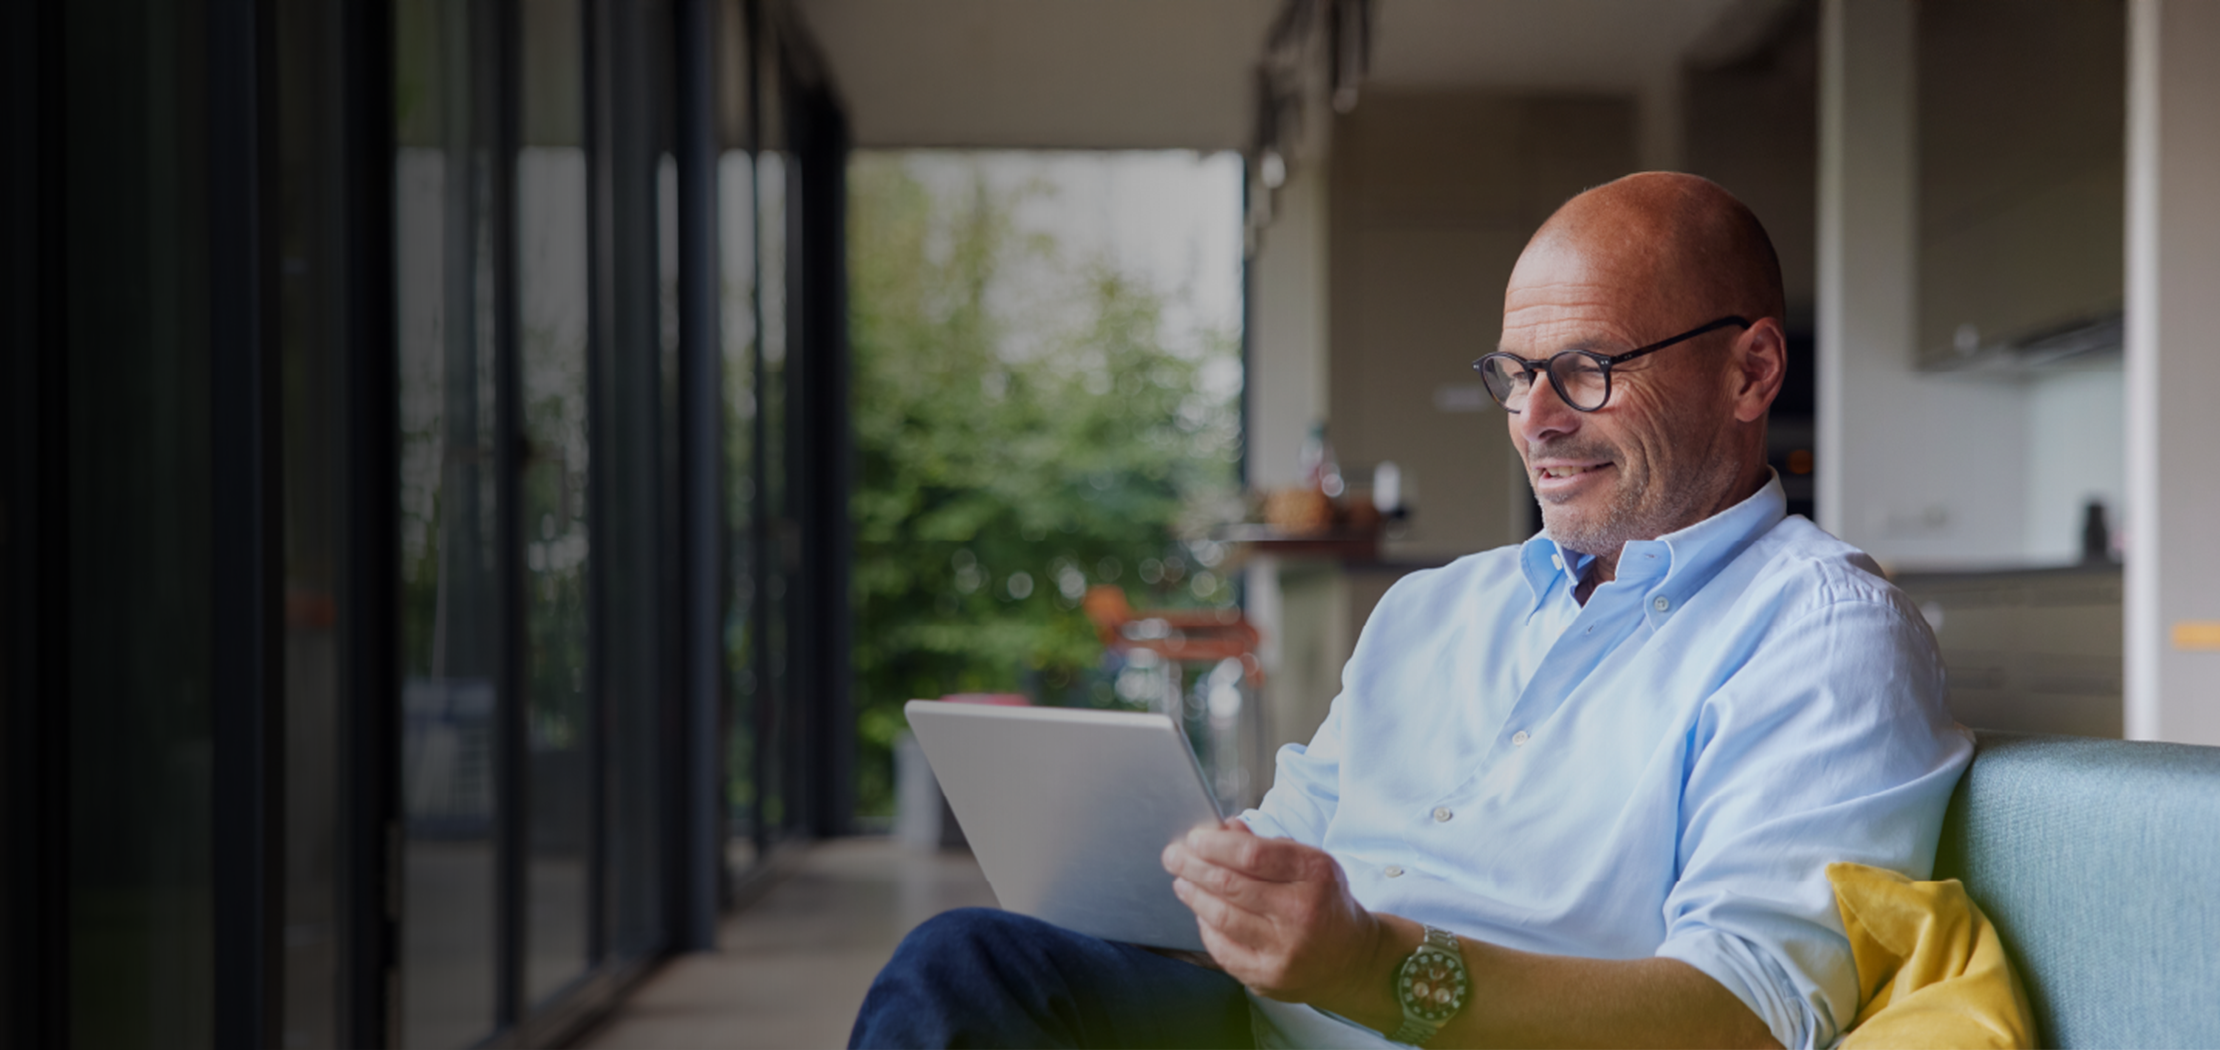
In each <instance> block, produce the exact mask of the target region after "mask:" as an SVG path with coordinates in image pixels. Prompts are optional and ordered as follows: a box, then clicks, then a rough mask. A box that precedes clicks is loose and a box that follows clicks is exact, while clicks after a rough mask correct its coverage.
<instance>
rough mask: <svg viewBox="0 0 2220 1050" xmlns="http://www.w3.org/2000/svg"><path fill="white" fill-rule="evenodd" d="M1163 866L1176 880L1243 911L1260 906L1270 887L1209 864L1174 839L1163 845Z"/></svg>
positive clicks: (1258, 908)
mask: <svg viewBox="0 0 2220 1050" xmlns="http://www.w3.org/2000/svg"><path fill="white" fill-rule="evenodd" d="M1164 870H1166V871H1169V872H1171V873H1172V874H1173V875H1174V876H1175V877H1176V878H1177V879H1178V880H1179V881H1181V882H1185V883H1187V884H1188V885H1189V886H1192V887H1194V888H1197V889H1200V890H1202V891H1203V892H1205V893H1208V894H1210V895H1211V896H1213V897H1216V898H1218V899H1219V900H1222V901H1224V902H1226V903H1227V904H1230V905H1232V906H1234V907H1237V908H1240V909H1242V910H1244V911H1261V910H1263V909H1264V908H1265V907H1266V901H1265V894H1266V893H1267V892H1268V891H1269V890H1270V889H1271V888H1272V887H1273V884H1271V883H1265V882H1261V881H1259V880H1257V879H1254V878H1251V877H1249V876H1247V875H1244V874H1242V873H1240V872H1238V871H1235V870H1233V869H1231V868H1226V867H1221V866H1219V865H1216V864H1212V863H1210V862H1209V861H1206V860H1204V859H1202V858H1201V857H1198V856H1196V855H1195V853H1194V851H1192V850H1189V849H1186V848H1184V847H1182V846H1181V845H1180V844H1179V843H1176V842H1175V843H1173V844H1172V845H1170V846H1167V847H1165V849H1164Z"/></svg>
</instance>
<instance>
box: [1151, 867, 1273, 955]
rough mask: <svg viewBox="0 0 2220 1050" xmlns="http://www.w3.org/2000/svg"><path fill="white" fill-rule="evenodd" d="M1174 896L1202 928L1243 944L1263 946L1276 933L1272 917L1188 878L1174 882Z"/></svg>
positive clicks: (1174, 880)
mask: <svg viewBox="0 0 2220 1050" xmlns="http://www.w3.org/2000/svg"><path fill="white" fill-rule="evenodd" d="M1172 893H1174V894H1175V895H1177V896H1178V897H1179V900H1180V903H1182V904H1185V905H1187V910H1189V911H1191V912H1194V913H1195V918H1197V919H1200V920H1202V923H1203V925H1205V926H1209V927H1211V928H1213V929H1216V930H1218V931H1219V932H1221V933H1224V934H1226V935H1227V936H1230V937H1232V938H1233V939H1235V940H1237V941H1240V942H1241V943H1243V944H1247V945H1252V946H1261V945H1263V944H1265V943H1266V942H1267V941H1269V940H1270V939H1272V938H1273V937H1274V935H1275V933H1276V929H1275V926H1274V924H1273V922H1272V920H1271V919H1270V918H1267V917H1266V916H1264V915H1260V914H1258V913H1256V912H1253V911H1250V910H1249V909H1247V908H1244V907H1242V906H1241V905H1239V904H1237V903H1235V902H1234V901H1231V900H1228V899H1227V898H1225V897H1222V896H1219V895H1218V894H1215V893H1212V892H1210V891H1209V890H1208V889H1205V888H1203V887H1201V886H1198V885H1196V884H1195V883H1193V882H1190V881H1188V880H1187V879H1173V880H1172Z"/></svg>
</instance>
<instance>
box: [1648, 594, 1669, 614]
mask: <svg viewBox="0 0 2220 1050" xmlns="http://www.w3.org/2000/svg"><path fill="white" fill-rule="evenodd" d="M1672 607H1673V600H1672V599H1671V598H1667V597H1665V596H1664V595H1662V594H1660V595H1658V596H1657V597H1655V598H1652V599H1650V608H1652V609H1655V610H1657V611H1658V612H1664V611H1665V610H1667V609H1670V608H1672Z"/></svg>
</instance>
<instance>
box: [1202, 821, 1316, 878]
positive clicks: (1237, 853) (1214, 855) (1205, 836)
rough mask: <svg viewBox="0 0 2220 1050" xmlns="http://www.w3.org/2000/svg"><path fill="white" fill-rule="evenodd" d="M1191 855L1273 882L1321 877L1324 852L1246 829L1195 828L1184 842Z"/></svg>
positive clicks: (1241, 827)
mask: <svg viewBox="0 0 2220 1050" xmlns="http://www.w3.org/2000/svg"><path fill="white" fill-rule="evenodd" d="M1180 844H1181V845H1184V846H1185V847H1186V848H1187V850H1188V852H1190V853H1193V854H1194V855H1195V856H1197V857H1200V858H1201V859H1203V860H1205V861H1208V862H1210V863H1212V864H1216V865H1219V866H1220V867H1226V868H1232V869H1233V870H1235V871H1238V872H1241V873H1243V874H1246V875H1250V876H1253V877H1255V878H1259V879H1264V880H1267V881H1270V882H1303V881H1307V880H1310V879H1314V878H1317V877H1318V876H1319V864H1318V858H1322V857H1324V856H1325V854H1324V853H1322V852H1320V851H1318V850H1316V849H1312V848H1311V847H1309V846H1305V845H1303V844H1302V843H1299V842H1291V841H1289V840H1287V839H1268V838H1261V837H1259V836H1258V835H1256V834H1255V833H1254V832H1251V831H1250V830H1249V829H1248V828H1247V827H1246V826H1240V828H1239V830H1234V829H1233V828H1223V827H1221V828H1196V829H1195V830H1193V831H1190V832H1188V833H1187V837H1186V838H1185V839H1183V840H1181V843H1180Z"/></svg>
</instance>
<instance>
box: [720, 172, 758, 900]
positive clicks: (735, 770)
mask: <svg viewBox="0 0 2220 1050" xmlns="http://www.w3.org/2000/svg"><path fill="white" fill-rule="evenodd" d="M717 195H718V201H719V213H718V214H719V216H720V221H721V222H722V223H723V226H724V228H723V229H722V230H721V231H719V241H720V247H721V250H722V256H723V258H722V262H723V272H724V289H723V300H724V301H723V310H724V357H725V360H724V366H725V397H724V403H725V500H726V506H725V529H726V536H727V537H728V539H727V542H726V545H725V549H726V552H727V554H726V559H727V560H726V569H727V573H728V579H729V580H730V589H729V592H728V596H727V598H726V604H725V673H726V674H727V675H728V676H729V681H728V682H727V685H726V689H725V694H726V696H727V697H729V699H730V704H731V707H730V708H729V709H728V711H727V712H726V721H725V737H724V739H725V812H726V814H727V828H728V832H727V835H726V839H725V843H726V844H725V868H726V871H727V872H728V873H737V872H741V871H745V870H746V869H747V868H749V867H750V866H752V865H753V864H754V863H755V860H756V856H757V853H756V843H755V829H756V818H755V799H756V785H755V773H756V770H755V740H756V736H755V725H754V718H755V712H756V694H757V683H756V666H755V665H756V661H755V630H756V624H757V621H756V616H755V601H756V571H757V570H756V559H755V553H756V551H755V507H756V473H757V464H756V460H755V455H756V448H757V441H756V433H755V428H756V424H757V418H756V417H757V412H756V403H755V368H756V360H755V342H756V339H755V161H754V158H752V157H750V156H749V155H748V154H747V152H746V151H744V150H737V149H735V150H728V151H726V152H725V154H724V155H723V156H722V157H720V158H719V159H718V164H717Z"/></svg>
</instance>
